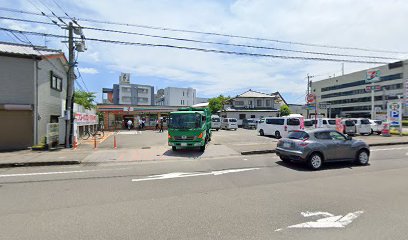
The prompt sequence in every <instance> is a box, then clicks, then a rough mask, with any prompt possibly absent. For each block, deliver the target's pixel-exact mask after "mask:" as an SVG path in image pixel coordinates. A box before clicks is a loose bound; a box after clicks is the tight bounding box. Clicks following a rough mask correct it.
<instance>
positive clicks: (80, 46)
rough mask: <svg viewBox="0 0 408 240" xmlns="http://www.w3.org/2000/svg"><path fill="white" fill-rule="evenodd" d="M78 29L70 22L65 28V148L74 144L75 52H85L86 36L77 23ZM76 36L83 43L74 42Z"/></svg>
mask: <svg viewBox="0 0 408 240" xmlns="http://www.w3.org/2000/svg"><path fill="white" fill-rule="evenodd" d="M73 21H74V22H75V24H76V25H78V26H77V27H76V26H75V27H74V25H73V24H72V22H69V24H68V26H67V27H66V28H65V29H66V30H68V74H67V99H66V102H65V109H66V110H65V147H66V148H70V147H71V143H72V136H73V132H74V126H73V125H74V124H73V123H74V82H75V73H74V69H75V67H76V64H77V63H76V62H75V51H78V52H84V51H85V50H86V46H85V36H84V34H83V33H82V27H81V26H80V25H79V24H78V23H77V22H76V21H75V20H73ZM74 34H76V35H80V36H81V41H77V42H74Z"/></svg>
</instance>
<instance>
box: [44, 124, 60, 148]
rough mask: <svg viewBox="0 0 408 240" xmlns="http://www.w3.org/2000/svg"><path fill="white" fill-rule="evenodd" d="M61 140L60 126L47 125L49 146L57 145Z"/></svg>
mask: <svg viewBox="0 0 408 240" xmlns="http://www.w3.org/2000/svg"><path fill="white" fill-rule="evenodd" d="M58 138H59V124H58V123H47V144H53V143H57V142H58Z"/></svg>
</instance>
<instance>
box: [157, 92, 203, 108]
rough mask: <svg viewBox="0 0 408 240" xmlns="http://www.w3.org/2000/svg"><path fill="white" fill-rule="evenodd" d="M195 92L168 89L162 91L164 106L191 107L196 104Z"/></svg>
mask: <svg viewBox="0 0 408 240" xmlns="http://www.w3.org/2000/svg"><path fill="white" fill-rule="evenodd" d="M196 97H197V96H196V90H195V89H193V88H175V87H168V88H165V89H164V105H165V106H191V105H194V104H196V101H195V99H196Z"/></svg>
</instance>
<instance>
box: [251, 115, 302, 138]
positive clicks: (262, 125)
mask: <svg viewBox="0 0 408 240" xmlns="http://www.w3.org/2000/svg"><path fill="white" fill-rule="evenodd" d="M256 130H257V131H258V132H259V134H260V135H261V136H275V137H276V138H281V137H287V136H288V134H289V132H290V131H293V130H302V129H301V127H300V119H299V118H296V117H266V118H263V119H261V121H259V123H258V126H257V128H256Z"/></svg>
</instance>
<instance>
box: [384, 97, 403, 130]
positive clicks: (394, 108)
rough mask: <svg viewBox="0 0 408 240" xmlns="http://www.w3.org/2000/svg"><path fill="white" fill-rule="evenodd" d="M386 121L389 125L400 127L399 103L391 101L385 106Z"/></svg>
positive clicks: (400, 109)
mask: <svg viewBox="0 0 408 240" xmlns="http://www.w3.org/2000/svg"><path fill="white" fill-rule="evenodd" d="M387 119H388V122H390V125H398V126H401V123H402V122H401V121H402V104H401V102H397V101H391V102H389V103H388V105H387Z"/></svg>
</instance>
